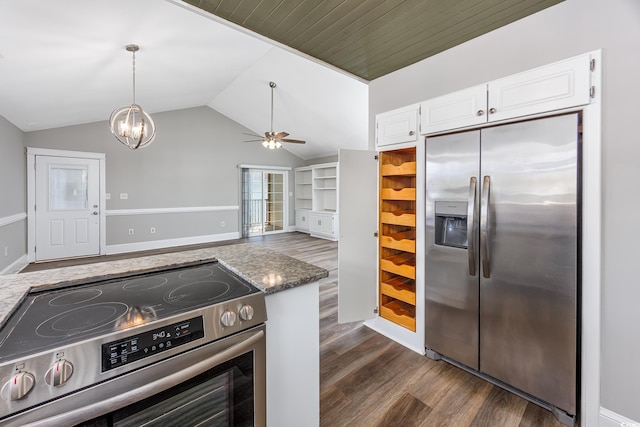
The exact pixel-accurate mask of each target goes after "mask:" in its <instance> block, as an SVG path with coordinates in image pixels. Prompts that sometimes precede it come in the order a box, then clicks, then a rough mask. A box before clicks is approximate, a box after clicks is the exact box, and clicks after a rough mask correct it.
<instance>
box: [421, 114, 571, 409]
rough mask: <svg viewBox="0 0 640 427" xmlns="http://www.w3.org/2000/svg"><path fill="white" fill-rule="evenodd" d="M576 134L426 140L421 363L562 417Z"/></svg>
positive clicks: (553, 130)
mask: <svg viewBox="0 0 640 427" xmlns="http://www.w3.org/2000/svg"><path fill="white" fill-rule="evenodd" d="M579 122H580V116H579V114H578V113H575V114H568V115H561V116H555V117H550V118H543V119H537V120H530V121H525V122H520V123H514V124H507V125H503V126H495V127H489V128H485V129H482V130H472V131H466V132H460V133H454V134H449V135H443V136H437V137H428V138H427V140H426V156H427V159H426V241H427V242H426V264H425V268H426V272H425V273H426V275H425V277H426V279H425V285H426V290H425V295H426V306H425V318H426V329H425V335H426V336H425V343H426V347H427V354H428V355H429V356H431V357H434V358H438V357H439V356H444V357H445V358H447V359H449V360H451V361H454V362H457V363H459V364H462V365H465V366H466V367H469V368H471V369H473V370H475V371H478V372H479V373H481V374H482V375H484V376H488V377H490V378H491V379H495V380H498V382H500V383H502V384H505V385H508V386H510V387H513V388H515V389H516V390H517V391H520V392H524V394H525V395H528V396H531V397H534V398H535V399H532V400H534V401H536V400H541V401H542V402H538V403H542V404H543V406H548V407H549V409H552V410H554V411H555V410H556V409H560V410H562V411H563V412H564V413H566V414H563V415H562V416H566V415H569V416H572V415H575V414H576V393H577V392H576V390H577V336H578V290H579V274H578V264H579V253H580V248H579V238H578V236H579V235H580V213H579V212H580V184H579V183H580V168H579V158H580V144H579V140H580V138H579V125H580V123H579ZM520 394H522V393H520ZM556 415H557V416H558V414H557V413H556Z"/></svg>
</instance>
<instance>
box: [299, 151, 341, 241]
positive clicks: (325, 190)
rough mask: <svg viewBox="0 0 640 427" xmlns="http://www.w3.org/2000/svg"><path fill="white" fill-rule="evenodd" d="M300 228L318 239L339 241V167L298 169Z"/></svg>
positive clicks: (327, 165) (314, 166)
mask: <svg viewBox="0 0 640 427" xmlns="http://www.w3.org/2000/svg"><path fill="white" fill-rule="evenodd" d="M295 172H296V195H295V198H296V228H297V229H298V230H299V231H305V232H309V233H310V234H311V235H312V236H315V237H324V238H327V239H332V240H336V239H337V238H338V164H337V163H323V164H317V165H311V166H306V167H302V168H297V169H296V171H295Z"/></svg>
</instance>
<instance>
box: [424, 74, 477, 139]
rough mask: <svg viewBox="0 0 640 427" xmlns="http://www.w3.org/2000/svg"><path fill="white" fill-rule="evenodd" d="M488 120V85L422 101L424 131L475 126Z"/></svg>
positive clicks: (431, 131) (430, 131) (432, 131)
mask: <svg viewBox="0 0 640 427" xmlns="http://www.w3.org/2000/svg"><path fill="white" fill-rule="evenodd" d="M486 121H487V85H486V84H482V85H478V86H474V87H470V88H468V89H463V90H460V91H458V92H454V93H450V94H447V95H443V96H439V97H437V98H433V99H430V100H428V101H424V102H422V103H420V129H421V131H422V133H434V132H440V131H443V130H449V129H457V128H460V127H464V126H473V125H477V124H481V123H485V122H486Z"/></svg>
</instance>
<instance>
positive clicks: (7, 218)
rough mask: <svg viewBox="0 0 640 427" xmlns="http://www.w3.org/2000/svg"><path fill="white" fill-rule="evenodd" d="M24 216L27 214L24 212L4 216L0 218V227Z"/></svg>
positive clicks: (20, 219)
mask: <svg viewBox="0 0 640 427" xmlns="http://www.w3.org/2000/svg"><path fill="white" fill-rule="evenodd" d="M26 217H27V214H26V213H25V212H22V213H19V214H15V215H9V216H5V217H4V218H0V227H3V226H5V225H9V224H13V223H14V222H18V221H22V220H23V219H25V218H26Z"/></svg>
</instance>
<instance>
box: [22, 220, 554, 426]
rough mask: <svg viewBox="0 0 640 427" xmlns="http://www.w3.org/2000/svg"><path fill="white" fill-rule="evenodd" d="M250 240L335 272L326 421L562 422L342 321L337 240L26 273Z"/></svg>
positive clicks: (324, 353) (325, 353)
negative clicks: (224, 248)
mask: <svg viewBox="0 0 640 427" xmlns="http://www.w3.org/2000/svg"><path fill="white" fill-rule="evenodd" d="M243 242H250V243H253V244H257V245H261V246H264V247H267V248H270V249H273V250H275V251H278V252H282V253H284V254H286V255H289V256H292V257H294V258H298V259H301V260H303V261H306V262H309V263H312V264H315V265H318V266H320V267H323V268H326V269H327V270H329V272H330V274H329V277H327V278H325V279H323V280H322V281H321V283H320V307H319V316H320V424H321V426H326V427H342V426H363V427H365V426H366V427H372V426H381V427H382V426H384V427H387V426H394V427H396V426H402V427H411V426H428V427H432V426H455V427H464V426H478V427H485V426H491V427H494V426H495V427H509V426H520V427H551V426H555V427H559V426H561V424H560V423H559V422H557V421H556V419H555V418H554V417H553V416H552V415H551V413H550V412H549V411H546V410H545V409H542V408H540V407H539V406H537V405H535V404H533V403H529V402H527V401H526V400H524V399H522V398H520V397H518V396H516V395H514V394H512V393H510V392H507V391H504V390H503V389H501V388H499V387H496V386H494V385H492V384H491V383H489V382H486V381H484V380H482V379H480V378H478V377H476V376H474V375H472V374H469V373H468V372H466V371H463V370H461V369H459V368H457V367H454V366H452V365H450V364H448V363H446V362H442V361H440V362H435V361H432V360H430V359H428V358H426V357H425V356H421V355H419V354H417V353H415V352H413V351H411V350H408V349H407V348H405V347H403V346H401V345H400V344H397V343H396V342H394V341H392V340H390V339H388V338H386V337H384V336H382V335H380V334H378V333H377V332H374V331H372V330H371V329H369V328H367V327H366V326H364V325H363V324H362V323H361V322H354V323H347V324H338V322H337V318H338V296H337V294H338V243H337V242H331V241H327V240H322V239H316V238H313V237H309V236H308V235H306V234H302V233H284V234H276V235H271V236H266V237H253V238H249V239H238V240H234V241H226V242H219V243H215V244H203V245H192V246H185V247H180V248H168V249H163V250H155V251H144V252H137V253H133V254H131V253H129V254H122V255H112V256H106V257H96V258H86V259H75V260H66V261H55V262H50V263H42V264H33V265H29V266H28V267H27V268H26V269H25V270H23V271H35V270H41V269H44V268H55V267H63V266H67V265H75V264H85V263H91V262H99V261H105V260H111V259H122V258H130V257H132V256H144V255H150V254H156V253H166V252H172V251H176V250H188V249H196V248H201V247H207V246H218V245H222V244H230V243H243ZM303 425H304V423H301V426H303Z"/></svg>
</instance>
